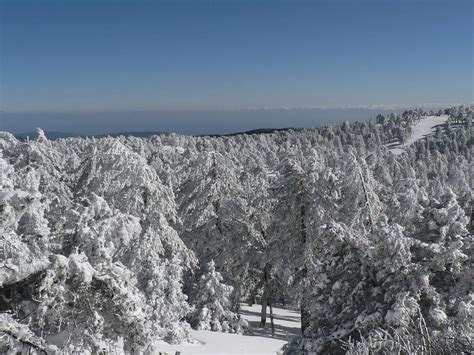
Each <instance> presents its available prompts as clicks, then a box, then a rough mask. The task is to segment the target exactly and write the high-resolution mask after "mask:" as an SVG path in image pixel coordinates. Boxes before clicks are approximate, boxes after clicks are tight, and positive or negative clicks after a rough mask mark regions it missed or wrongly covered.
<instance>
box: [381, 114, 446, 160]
mask: <svg viewBox="0 0 474 355" xmlns="http://www.w3.org/2000/svg"><path fill="white" fill-rule="evenodd" d="M448 117H449V116H448V115H441V116H427V117H425V118H422V119H421V120H420V121H419V122H418V123H416V124H415V125H413V127H412V128H413V134H412V135H411V137H410V138H408V139H407V140H406V142H405V143H404V144H400V142H398V143H396V144H391V145H390V147H393V148H390V149H389V150H390V152H392V154H394V155H399V154H402V153H403V152H404V151H405V148H406V147H409V146H410V145H412V144H413V143H415V142H416V141H417V140H420V139H422V138H424V137H425V136H427V135H429V134H432V133H434V131H435V130H436V126H439V125H443V124H445V123H446V121H447V120H448Z"/></svg>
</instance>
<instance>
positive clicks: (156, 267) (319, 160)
mask: <svg viewBox="0 0 474 355" xmlns="http://www.w3.org/2000/svg"><path fill="white" fill-rule="evenodd" d="M473 111H474V107H473V106H468V107H463V106H460V107H452V108H449V109H446V110H440V111H439V112H424V111H423V110H420V109H416V110H410V111H406V112H404V113H403V114H400V115H398V114H390V115H378V116H377V117H376V118H375V119H373V120H370V121H367V122H357V123H344V124H335V125H330V126H325V127H317V128H311V129H302V130H298V131H292V130H288V131H280V132H275V133H272V134H254V135H244V134H243V135H236V136H229V137H193V136H181V135H175V134H170V135H160V136H153V137H151V138H138V137H115V138H100V139H94V138H87V139H83V138H68V139H58V140H48V138H47V137H46V136H45V135H44V133H43V132H42V131H41V130H39V131H38V137H37V138H36V139H32V140H27V141H19V140H17V139H16V138H15V137H14V136H13V135H12V134H10V133H7V132H1V133H0V152H1V153H0V189H1V191H0V231H1V235H0V352H6V351H12V352H13V351H21V350H25V349H29V350H30V351H32V352H36V353H44V352H46V353H55V352H65V353H71V352H73V351H79V352H81V353H87V352H90V353H101V351H102V353H121V352H126V353H139V352H145V353H146V352H150V353H151V352H153V351H156V350H159V349H156V348H155V347H154V343H155V342H156V341H166V342H169V343H180V342H184V341H190V340H191V339H190V338H191V337H190V329H191V327H193V328H195V329H201V330H209V331H217V332H232V333H233V332H237V333H238V332H245V331H246V328H247V326H248V325H247V324H246V322H245V320H244V319H243V318H242V317H241V315H240V314H239V303H240V302H250V303H253V302H258V304H261V305H262V314H263V315H264V314H265V312H267V309H268V319H266V318H265V317H262V325H264V324H265V322H267V324H268V322H270V319H269V317H270V310H269V309H270V306H271V305H275V304H277V303H278V304H279V305H281V304H283V303H284V304H285V305H287V306H288V305H290V306H291V307H294V308H295V309H298V311H299V312H300V314H301V328H302V333H301V336H299V337H296V338H294V339H293V340H292V341H291V342H290V343H289V344H287V345H286V346H285V348H284V351H285V352H286V353H287V354H303V353H305V352H314V353H332V354H338V353H346V352H347V353H349V354H368V353H369V351H371V352H377V351H378V352H390V351H393V352H397V351H399V352H400V353H421V352H423V351H425V353H432V354H439V353H463V352H465V353H469V352H472V351H473V336H474V333H473V332H474V319H473V318H474V288H473V275H474V270H473V265H474V263H473V262H474V253H473V248H474V239H473V232H474V225H473V222H472V216H473V210H472V200H473V196H472V188H473V183H474V170H473V169H474V167H473V164H472V157H473V136H472V118H473ZM430 116H431V117H433V116H436V117H443V116H445V117H446V121H447V123H446V124H444V125H442V126H440V127H438V128H437V129H436V130H435V132H434V133H433V134H431V135H429V136H427V137H424V138H422V139H417V140H414V141H410V137H412V135H413V134H414V132H413V131H414V129H413V127H415V126H416V125H417V124H418V123H419V122H422V121H423V120H425V119H427V118H426V117H430ZM407 142H408V143H410V144H404V143H407ZM393 146H397V147H396V149H399V151H397V152H396V153H395V151H392V150H391V149H394V148H393Z"/></svg>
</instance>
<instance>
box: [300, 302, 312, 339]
mask: <svg viewBox="0 0 474 355" xmlns="http://www.w3.org/2000/svg"><path fill="white" fill-rule="evenodd" d="M300 311H301V333H302V334H303V335H304V332H305V330H306V329H308V327H309V326H310V313H309V312H308V311H307V310H306V307H305V306H304V304H302V305H301V310H300Z"/></svg>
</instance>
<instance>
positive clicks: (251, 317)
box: [154, 305, 301, 355]
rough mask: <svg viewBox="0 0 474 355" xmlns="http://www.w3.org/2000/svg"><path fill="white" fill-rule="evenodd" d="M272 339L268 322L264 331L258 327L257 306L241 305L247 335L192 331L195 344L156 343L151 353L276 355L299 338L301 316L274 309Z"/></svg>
mask: <svg viewBox="0 0 474 355" xmlns="http://www.w3.org/2000/svg"><path fill="white" fill-rule="evenodd" d="M273 312H274V316H275V336H274V337H272V335H271V328H270V318H268V321H267V326H266V327H265V328H264V329H261V328H259V327H258V325H259V323H260V306H259V305H254V306H252V307H249V306H246V305H242V307H241V315H242V317H243V318H244V319H246V320H247V322H248V323H249V330H248V332H247V334H245V335H241V334H229V333H220V332H210V331H197V330H193V331H192V336H193V338H194V339H196V340H197V341H198V343H197V344H179V345H170V344H168V343H165V342H157V343H156V344H155V347H154V353H156V354H158V353H160V352H165V353H166V352H168V353H169V354H173V355H174V354H175V352H177V351H179V352H181V355H191V354H215V355H217V354H219V355H220V354H222V355H224V354H255V355H256V354H259V355H260V354H261V355H266V354H268V355H270V354H277V353H278V351H279V350H280V349H281V348H282V346H283V345H285V344H286V343H287V342H288V341H289V340H290V339H291V338H292V337H294V336H296V335H300V334H301V331H300V329H301V328H300V327H301V325H300V316H299V313H298V312H296V311H292V310H288V309H283V308H278V307H274V308H273Z"/></svg>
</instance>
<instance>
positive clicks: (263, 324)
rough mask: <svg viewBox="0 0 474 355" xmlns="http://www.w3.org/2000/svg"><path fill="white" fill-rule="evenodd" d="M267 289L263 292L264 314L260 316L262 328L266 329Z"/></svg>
mask: <svg viewBox="0 0 474 355" xmlns="http://www.w3.org/2000/svg"><path fill="white" fill-rule="evenodd" d="M267 300H268V298H267V288H266V287H265V290H264V291H263V297H262V313H261V315H260V328H265V324H266V323H267Z"/></svg>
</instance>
